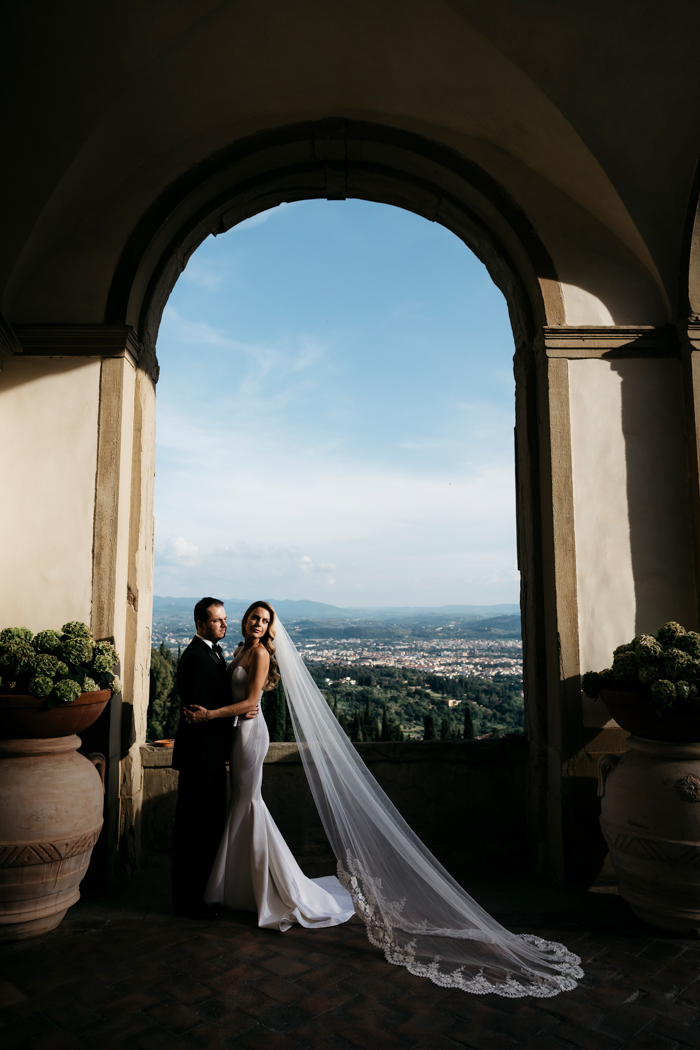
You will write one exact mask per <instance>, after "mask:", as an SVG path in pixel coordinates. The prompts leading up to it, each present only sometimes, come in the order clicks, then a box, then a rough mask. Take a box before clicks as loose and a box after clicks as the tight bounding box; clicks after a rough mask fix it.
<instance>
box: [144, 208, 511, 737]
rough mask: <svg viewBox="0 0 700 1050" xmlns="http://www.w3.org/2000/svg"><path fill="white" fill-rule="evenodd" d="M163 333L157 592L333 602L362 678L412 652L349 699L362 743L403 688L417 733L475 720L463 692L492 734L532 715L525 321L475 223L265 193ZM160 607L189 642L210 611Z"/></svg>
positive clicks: (345, 701)
mask: <svg viewBox="0 0 700 1050" xmlns="http://www.w3.org/2000/svg"><path fill="white" fill-rule="evenodd" d="M158 347H159V358H160V360H161V365H162V370H161V378H160V381H159V390H158V405H159V408H158V419H159V424H158V425H159V444H160V449H161V451H160V452H159V454H158V456H157V464H156V465H157V470H156V474H157V483H156V584H155V593H156V595H168V596H171V597H177V598H179V597H185V596H188V595H193V594H196V593H198V592H199V591H202V592H203V593H212V594H214V593H215V594H217V595H221V596H224V597H227V598H229V599H231V598H234V597H235V598H238V599H239V600H240V599H242V598H247V597H254V596H255V595H256V594H257V595H262V594H264V595H266V597H267V598H268V599H269V600H274V599H279V598H287V599H289V598H291V599H296V600H299V599H304V600H306V601H308V600H309V599H311V600H312V601H314V602H316V603H319V607H318V610H317V611H316V612H309V613H307V619H311V620H313V619H319V618H320V619H324V620H325V619H326V618H327V616H329V615H330V616H332V617H334V618H335V627H336V629H337V631H336V634H335V635H334V634H333V633H332V623H331V621H328V622H326V623H324V625H323V626H322V627H321V628H320V630H321V632H322V634H321V637H323V636H324V635H325V636H326V637H329V638H335V639H336V642H340V640H341V639H342V638H343V637H345V638H350V639H351V641H350V642H348V643H347V644H346V645H345V647H344V648H343V647H342V646H341V648H342V650H343V653H344V654H345V655H344V657H343V658H344V659H345V660H346V661H347V663H348V666H351V667H355V671H354V672H353V671H352V670H351V671H349V676H350V675H351V676H353V677H356V676H357V667H359V666H364V667H365V668H371V667H372V666H374V664H378V665H381V666H384V667H385V670H386V669H387V665H388V667H392V668H394V669H396V668H400V667H403V668H404V671H403V672H402V673H401V674H399V675H398V676H397V678H396V681H395V686H396V688H395V689H394V690H390V689H388V683H384V685H386V686H387V688H386V689H384V691H383V692H382V683H381V682H379V683H377V682H376V681H373V682H371V683H370V686H371V687H373V691H371V695H370V692H368V689H369V687H367V686H365V687H364V692H363V691H362V689H361V688H354V686H349V687H348V689H347V693H348V696H347V697H345V696H344V695H343V697H342V698H341V713H343V714H345V715H347V717H348V718H349V719H351V718H352V717H353V712H354V711H355V708H356V707H357V705H358V703H360V702H361V701H366V702H367V703H368V704H370V703H371V705H372V712H371V718H370V720H369V724H368V726H367V727H365V730H364V731H362V732H360V733H359V734H358V738H359V739H360V740H363V739H372V738H373V735H372V731H371V722H372V721H373V720H374V721H376V719H377V717H378V718H379V720H381V717H382V706H387V704H388V707H387V710H388V716H389V717H390V718H391V719H392V720H393V721H398V722H399V724H400V726H401V730H402V732H403V733H405V735H406V737H407V738H410V739H419V738H420V737H421V736H422V732H423V723H424V718H425V717H428V718H429V719H430V720H431V724H432V722H433V721H434V720H437V723H436V728H437V732H438V733H440V732H441V731H442V730H443V727H444V733H445V738H449V739H459V738H461V737H462V735H463V727H464V722H465V709H466V707H467V706H469V707H470V710H473V712H474V723H475V728H476V732H477V733H478V734H486V733H489V732H491V731H496V732H498V731H499V730H500V731H501V732H506V731H514V730H515V731H520V730H522V702H521V700H520V696H521V693H522V681H521V677H520V676H519V675H518V674H517V673H516V674H514V675H511V674H510V672H511V671H516V672H517V670H518V669H519V662H520V655H521V654H520V651H519V649H518V642H519V639H518V637H517V631H518V624H517V620H515V618H514V617H513V615H512V614H513V613H514V612H516V611H517V609H518V602H519V581H518V574H517V568H516V543H515V508H514V497H515V484H514V463H513V458H514V457H513V444H512V434H513V425H514V379H513V371H512V336H511V332H510V326H509V322H508V314H507V310H506V307H505V303H504V301H503V298H502V296H501V295H500V293H499V292H498V290H497V289H496V288H495V287H494V285H493V283H492V281H491V279H490V277H489V275H488V273H487V272H486V270H485V268H484V267H483V265H482V264H481V263H479V261H478V260H477V259H476V258H475V257H474V256H473V255H472V254H471V253H470V252H469V251H465V247H464V245H463V243H462V242H461V241H459V240H458V239H456V238H455V237H454V236H453V235H452V234H451V233H449V232H448V231H447V230H446V229H445V228H444V227H442V226H440V225H439V224H435V223H428V222H426V221H425V220H424V219H423V218H421V217H418V216H415V215H414V214H413V213H411V212H407V211H405V210H403V209H397V208H393V207H389V206H386V205H378V204H372V203H368V202H365V201H346V202H328V201H307V202H299V204H298V205H296V206H293V207H290V206H287V208H286V209H285V208H281V209H277V210H273V211H268V212H263V213H260V214H259V215H258V216H256V217H255V218H254V219H252V220H248V221H247V222H244V223H243V224H242V225H241V226H237V227H234V229H233V230H231V231H230V232H228V233H227V234H225V235H223V236H220V237H217V238H216V239H209V240H207V241H206V242H205V243H204V244H203V245H201V246H200V248H199V249H198V251H197V253H196V254H195V256H193V257H192V259H191V260H190V263H189V265H188V267H187V269H186V270H185V272H184V274H183V275H182V276H181V278H180V280H179V282H178V284H177V286H176V288H175V290H174V292H173V294H172V296H171V298H170V301H169V303H168V306H167V308H166V311H165V313H164V315H163V324H162V325H161V329H160V335H159V343H158ZM245 604H247V602H245V603H243V605H244V606H245ZM324 604H326V605H328V609H327V610H325V611H324V609H323V607H322V606H323V605H324ZM338 607H340V608H338ZM436 607H439V608H436ZM285 608H286V606H285ZM343 608H344V609H346V610H347V612H346V613H345V616H343ZM166 609H167V612H166ZM441 609H442V610H443V611H440V610H441ZM178 610H179V620H178ZM289 610H290V611H289V613H288V614H287V615H293V606H291V605H290V606H289ZM391 610H393V613H392V612H391ZM411 610H414V612H413V614H411ZM241 611H242V610H241ZM280 612H282V610H280ZM164 613H165V614H166V615H167V617H168V628H167V629H168V632H169V637H168V639H167V641H168V644H170V645H171V646H172V647H173V650H175V651H176V643H177V644H186V643H187V641H188V640H189V639H188V633H187V632H188V631H189V630H190V626H191V625H190V613H191V609H190V608H189V606H188V603H187V602H183V603H171V604H170V605H169V606H167V607H166V608H165V609H164ZM447 613H449V614H450V615H447ZM508 614H510V615H511V619H510V620H504V622H503V624H500V623H498V624H497V623H489V624H485V625H484V627H483V628H480V627H479V626H478V625H477V624H476V623H472V625H471V626H470V624H469V622H468V621H469V619H470V616H471V617H472V620H473V617H474V616H475V615H481V616H482V617H484V618H488V617H489V615H490V616H491V618H493V617H498V616H507V615H508ZM284 615H285V614H284V613H283V616H284ZM411 615H413V618H414V620H416V622H415V623H414V622H412V623H410V625H409V623H408V622H406V621H407V619H408V618H409V617H410V616H411ZM436 615H437V617H438V619H437V621H436V622H435V623H432V620H433V619H434V618H435V616H436ZM421 617H422V619H421ZM229 618H230V622H231V631H230V635H231V638H232V639H237V631H236V616H235V612H234V608H233V607H230V608H229ZM296 618H301V619H302V620H303V619H304V616H303V613H298V614H297V617H296ZM358 621H361V626H359V627H358V626H356V624H357V622H358ZM378 621H384V624H385V626H383V627H380V625H379V622H378ZM178 622H179V624H180V629H179V631H176V630H175V624H176V623H178ZM387 623H390V624H391V626H387ZM353 624H354V625H355V626H352V625H353ZM160 626H161V624H160V622H159V617H158V615H156V616H155V622H154V628H155V627H160ZM163 628H164V629H165V624H163ZM298 629H299V630H300V631H301V632H305V633H302V634H300V635H299V637H300V638H302V639H303V638H305V637H306V636H307V635H309V637H310V636H311V634H309V632H312V625H311V624H303V625H302V626H300V627H299V628H298ZM174 632H175V633H174ZM329 632H331V633H330V634H329ZM392 632H393V636H392ZM358 633H359V634H360V635H361V636H362V638H363V641H362V642H358V640H357V638H355V637H354V635H357V634H358ZM164 637H165V635H164V634H163V635H161V634H160V633H158V634H156V636H155V641H156V643H159V642H160V641H161V639H162V638H164ZM440 640H442V648H440V647H439V645H438V643H439V642H440ZM233 644H235V643H234V642H232V643H231V651H232V647H233ZM399 647H400V648H399ZM308 648H314V647H313V646H308ZM317 648H318V653H317V654H316V655H317V656H318V658H319V660H320V661H321V662H323V660H327V661H330V662H331V663H335V662H337V657H336V656H335V655H333V654H334V653H335V652H336V650H335V649H333V648H332V647H331V643H330V642H329V643H328V645H326V646H321V645H319V646H318V647H317ZM339 651H340V650H338V652H339ZM309 655H311V654H309ZM499 657H500V658H501V659H502V663H497V660H498V658H499ZM496 668H498V670H496ZM411 669H413V670H415V671H416V673H417V672H418V670H419V669H420V671H421V672H422V674H423V675H424V677H423V678H420V679H419V678H418V677H416V676H415V675H414V674H413V673H412V671H411ZM506 669H507V672H508V673H507V672H506ZM409 672H411V673H409ZM328 673H334V672H331V671H329V672H328ZM381 673H382V672H379V671H378V672H375V674H374V676H373V678H374V679H376V678H377V675H380V676H381ZM425 676H428V677H430V678H431V679H435V681H434V682H433V683H432V685H433V686H434V687H435V692H434V693H433V692H432V691H431V689H430V688H429V687H428V683H426V681H425ZM465 678H466V679H467V680H468V681H469V685H468V686H467V683H466V682H465ZM471 679H474V680H475V681H474V682H471V681H470V680H471ZM494 679H495V681H494ZM448 685H449V686H450V689H451V691H450V690H448V688H447V687H448ZM458 686H459V688H457V687H458ZM416 690H417V692H416ZM338 695H339V694H338V693H337V692H336V693H335V694H334V696H335V698H336V699H337V698H338ZM448 697H449V698H450V699H448ZM467 698H469V700H468V699H467ZM416 701H417V702H416ZM472 704H473V707H472ZM346 707H347V710H346ZM368 714H369V711H368ZM273 739H274V737H273Z"/></svg>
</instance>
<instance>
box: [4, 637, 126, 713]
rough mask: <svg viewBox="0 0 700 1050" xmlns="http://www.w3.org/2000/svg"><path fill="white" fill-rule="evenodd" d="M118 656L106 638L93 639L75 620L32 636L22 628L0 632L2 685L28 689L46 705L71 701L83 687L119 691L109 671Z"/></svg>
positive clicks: (17, 690)
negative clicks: (104, 640) (98, 640)
mask: <svg viewBox="0 0 700 1050" xmlns="http://www.w3.org/2000/svg"><path fill="white" fill-rule="evenodd" d="M104 654H109V657H108V659H105V658H103V656H104ZM98 657H100V658H99V659H98ZM118 659H119V657H118V656H117V653H116V651H115V649H114V646H113V645H112V644H111V642H93V638H92V633H91V631H90V628H89V627H88V626H87V624H84V623H80V622H79V621H77V620H71V621H70V622H69V623H66V624H64V625H63V627H62V628H61V630H60V631H54V630H47V631H39V633H38V634H37V635H36V637H34V636H33V635H32V632H31V631H30V630H28V629H27V628H26V627H6V628H5V629H4V630H3V631H0V671H2V680H1V684H2V688H3V690H4V691H5V692H7V693H10V694H13V693H14V694H18V693H19V694H24V693H31V695H32V696H36V697H37V698H38V699H41V700H45V701H46V703H47V705H48V706H49V707H55V706H57V705H60V704H68V703H73V702H74V701H75V700H77V698H78V697H79V696H80V694H81V693H84V692H85V693H89V692H95V691H97V690H100V689H111V690H112V692H113V693H116V692H119V690H120V689H121V683H120V682H119V679H118V678H116V677H115V675H114V674H113V673H112V668H113V667H114V665H115V664H116V663H117V661H118Z"/></svg>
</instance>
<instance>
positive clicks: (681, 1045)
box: [0, 868, 700, 1050]
mask: <svg viewBox="0 0 700 1050" xmlns="http://www.w3.org/2000/svg"><path fill="white" fill-rule="evenodd" d="M309 874H312V875H313V874H320V873H317V872H309ZM169 875H170V873H169V871H168V869H164V868H156V869H147V870H145V871H142V872H140V873H139V874H138V875H136V876H135V877H134V878H133V879H132V880H131V881H130V882H128V883H123V884H121V885H119V886H116V887H115V888H114V889H112V890H111V891H110V892H109V893H106V892H103V893H95V892H91V893H86V894H85V895H84V897H83V898H82V900H81V901H80V902H79V903H78V904H77V905H76V906H75V907H74V908H72V909H71V910H70V912H69V914H68V917H67V918H66V920H64V922H63V923H62V924H61V926H60V927H59V928H58V929H57V930H55V931H54V932H53V933H50V934H47V935H45V936H44V937H41V938H37V939H35V940H30V941H24V942H18V943H16V944H14V945H5V946H3V947H2V948H0V975H1V977H2V979H0V1041H1V1042H2V1046H3V1050H5V1048H9V1047H18V1048H25V1047H26V1048H27V1050H81V1048H92V1047H95V1048H97V1047H104V1046H110V1047H124V1048H131V1050H133V1048H139V1050H167V1048H170V1047H172V1048H182V1050H184V1048H187V1047H191V1048H197V1047H201V1048H211V1050H215V1048H222V1050H223V1048H225V1047H232V1046H235V1047H250V1048H254V1047H259V1048H265V1050H311V1048H313V1050H352V1048H357V1047H362V1048H367V1050H374V1048H375V1047H376V1048H378V1050H379V1048H394V1050H401V1048H404V1050H458V1048H460V1047H461V1048H464V1047H470V1048H473V1050H491V1048H493V1050H509V1048H516V1047H526V1048H527V1050H557V1048H559V1050H567V1048H568V1050H572V1048H573V1047H578V1048H581V1050H585V1048H588V1047H590V1048H595V1050H618V1048H622V1047H629V1048H630V1050H686V1048H688V1047H700V981H699V980H698V973H699V972H700V945H699V944H698V942H697V941H695V940H691V939H686V938H680V937H670V936H668V937H667V936H664V935H663V934H662V933H660V932H659V931H656V930H653V929H651V928H650V927H648V926H646V925H645V924H644V923H642V922H640V921H639V920H638V919H636V918H635V916H634V915H633V914H632V912H631V911H630V909H629V908H628V906H627V905H626V904H625V902H624V901H623V900H622V899H621V898H620V897H619V896H618V894H617V892H616V890H615V887H614V886H600V887H595V888H594V889H593V890H588V891H584V890H581V891H576V890H562V889H559V888H558V887H556V886H554V885H553V884H552V883H550V882H549V881H548V880H545V879H541V878H538V877H537V876H534V875H532V874H528V873H523V874H520V875H519V876H518V877H517V878H512V877H510V873H508V874H504V873H496V874H494V873H488V874H484V873H479V874H478V875H472V876H471V877H470V878H469V879H466V880H465V886H466V888H467V889H468V890H469V892H470V893H471V894H472V895H473V896H474V898H475V899H476V900H477V901H478V902H479V903H480V904H481V905H482V906H483V907H484V908H486V909H487V910H488V911H489V912H491V913H492V914H493V915H494V916H495V917H496V918H497V919H498V920H499V921H500V922H501V923H503V925H505V926H507V927H509V928H510V929H512V930H513V931H514V932H518V933H537V934H538V935H539V936H542V937H545V938H546V939H549V940H556V941H559V942H562V943H564V944H565V945H566V946H567V947H568V948H569V949H570V950H572V951H574V952H576V953H577V954H579V955H580V956H581V958H582V963H583V968H584V971H585V976H584V978H583V979H582V980H581V982H580V984H579V986H578V987H577V988H576V989H575V990H573V991H570V992H567V993H565V994H561V995H558V996H556V997H554V998H551V999H537V998H533V997H528V998H522V999H506V998H502V997H500V996H496V995H493V994H490V995H480V996H476V995H469V994H466V993H464V992H461V991H457V990H454V989H450V988H441V987H438V986H436V985H434V984H432V983H430V982H429V981H427V980H425V979H422V978H418V977H414V976H413V975H411V974H410V973H408V972H407V971H406V970H405V969H404V968H402V967H397V966H390V965H389V964H388V963H386V962H385V960H384V958H383V956H382V955H381V953H380V952H379V951H377V950H376V949H375V948H373V947H372V946H371V945H370V944H369V942H368V941H367V938H366V935H365V931H364V928H363V926H362V924H361V923H359V921H357V920H355V921H351V922H349V923H346V924H345V925H344V926H339V927H335V928H332V929H326V930H304V929H301V928H299V927H294V928H292V929H291V930H289V931H288V932H287V933H285V934H279V933H276V932H274V931H270V930H260V929H258V927H257V924H256V918H255V916H254V915H248V914H243V913H238V912H230V913H225V914H224V916H223V917H222V918H221V919H220V920H218V921H216V922H207V921H193V920H185V919H178V918H175V917H174V916H173V914H172V907H171V900H170V878H169Z"/></svg>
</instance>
